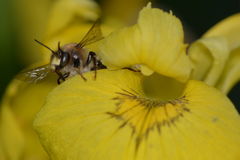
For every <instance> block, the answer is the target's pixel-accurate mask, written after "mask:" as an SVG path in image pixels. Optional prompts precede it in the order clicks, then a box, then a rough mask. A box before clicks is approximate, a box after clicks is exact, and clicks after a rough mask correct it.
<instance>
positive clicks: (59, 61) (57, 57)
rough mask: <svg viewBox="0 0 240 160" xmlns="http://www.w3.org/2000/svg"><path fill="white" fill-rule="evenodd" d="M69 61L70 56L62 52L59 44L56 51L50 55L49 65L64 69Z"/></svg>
mask: <svg viewBox="0 0 240 160" xmlns="http://www.w3.org/2000/svg"><path fill="white" fill-rule="evenodd" d="M69 60H70V54H69V53H68V52H64V51H63V50H62V49H61V47H60V43H58V50H57V51H56V52H54V54H52V57H51V65H52V66H53V67H54V68H55V67H56V66H58V67H59V68H63V67H65V66H66V65H67V64H68V62H69Z"/></svg>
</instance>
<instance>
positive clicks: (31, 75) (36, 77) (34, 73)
mask: <svg viewBox="0 0 240 160" xmlns="http://www.w3.org/2000/svg"><path fill="white" fill-rule="evenodd" d="M50 71H51V70H50V65H49V64H48V65H43V66H40V67H37V68H34V69H29V70H24V71H22V72H20V73H19V74H18V75H17V76H16V78H17V79H19V80H22V81H25V82H29V83H37V82H39V81H41V80H43V79H44V78H45V77H47V75H48V74H49V72H50Z"/></svg>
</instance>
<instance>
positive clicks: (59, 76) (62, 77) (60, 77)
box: [55, 67, 65, 84]
mask: <svg viewBox="0 0 240 160" xmlns="http://www.w3.org/2000/svg"><path fill="white" fill-rule="evenodd" d="M55 72H56V73H57V75H58V79H57V83H58V84H61V80H63V81H65V77H64V75H65V74H64V75H63V74H62V73H61V72H60V71H59V68H58V67H56V69H55Z"/></svg>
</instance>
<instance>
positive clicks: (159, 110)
mask: <svg viewBox="0 0 240 160" xmlns="http://www.w3.org/2000/svg"><path fill="white" fill-rule="evenodd" d="M85 76H86V77H87V78H88V81H87V82H84V81H83V80H82V79H81V78H80V77H79V76H75V77H73V78H72V79H70V80H68V81H67V82H65V83H64V84H62V85H60V86H58V87H57V88H55V89H54V91H53V92H51V93H50V94H49V96H48V98H47V100H46V104H45V105H44V106H43V108H42V109H41V111H40V112H39V113H38V115H37V117H36V119H35V121H34V127H35V129H36V130H37V132H38V134H39V137H40V139H41V142H42V144H43V145H44V147H45V148H46V150H47V152H48V153H49V155H50V157H51V159H56V160H58V159H71V160H75V159H76V160H78V159H94V160H102V159H107V160H123V159H124V160H125V159H128V160H134V159H135V160H144V159H145V160H146V159H151V160H159V159H166V160H176V159H177V160H193V159H204V160H213V159H217V160H233V159H236V160H237V159H239V158H240V153H239V147H240V126H239V123H240V117H239V115H238V113H237V112H236V110H235V109H234V106H233V105H232V104H231V102H230V101H229V100H228V98H227V97H226V96H225V95H223V94H222V93H220V92H219V91H218V90H216V89H214V88H212V87H209V86H207V85H206V84H204V83H202V82H199V81H189V82H188V84H187V85H186V88H185V90H184V92H182V94H181V95H180V96H179V97H178V98H176V99H172V100H169V101H160V100H159V99H156V98H150V97H146V95H145V93H144V90H143V85H144V84H143V81H144V78H145V77H144V76H143V75H141V74H140V73H136V72H131V71H128V70H118V71H108V70H101V71H99V72H98V78H97V80H96V81H94V80H91V79H92V77H93V73H87V74H85ZM163 85H164V84H163ZM165 85H168V83H166V84H165ZM159 92H161V90H159ZM169 92H171V90H169Z"/></svg>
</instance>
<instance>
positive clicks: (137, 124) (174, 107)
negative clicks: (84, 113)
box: [107, 75, 190, 151]
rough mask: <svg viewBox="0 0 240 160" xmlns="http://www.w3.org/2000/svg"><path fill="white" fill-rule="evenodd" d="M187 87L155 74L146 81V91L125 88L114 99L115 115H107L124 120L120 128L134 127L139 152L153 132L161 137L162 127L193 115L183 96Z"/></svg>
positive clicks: (144, 88) (144, 82) (109, 113)
mask: <svg viewBox="0 0 240 160" xmlns="http://www.w3.org/2000/svg"><path fill="white" fill-rule="evenodd" d="M163 82H164V83H165V82H168V83H165V84H162V83H163ZM168 85H169V86H168ZM147 86H148V87H149V88H146V87H147ZM167 88H168V89H167ZM183 88H184V86H183V85H181V84H180V83H178V82H175V81H174V80H171V79H170V78H167V77H163V76H160V77H159V75H153V77H148V78H146V79H144V80H143V88H142V90H143V91H139V92H137V91H134V90H131V89H130V90H124V89H122V91H121V92H117V93H116V97H114V98H113V99H114V100H115V101H116V102H117V103H116V106H117V108H116V110H115V112H108V113H107V114H108V115H110V116H111V117H112V118H115V119H117V120H120V121H121V125H120V126H119V129H121V128H123V127H125V126H130V127H131V128H132V135H134V136H135V138H136V151H137V150H138V148H139V145H140V144H141V142H142V139H143V138H147V137H148V135H149V133H150V131H153V130H156V131H157V132H158V133H159V134H161V128H162V127H164V126H168V127H169V126H171V125H173V124H175V123H176V122H177V121H178V120H179V119H180V118H181V117H183V116H184V114H185V113H187V112H190V109H189V108H188V107H187V104H188V100H187V98H186V96H185V95H181V93H182V91H183ZM151 89H152V90H151ZM164 92H166V94H164Z"/></svg>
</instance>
